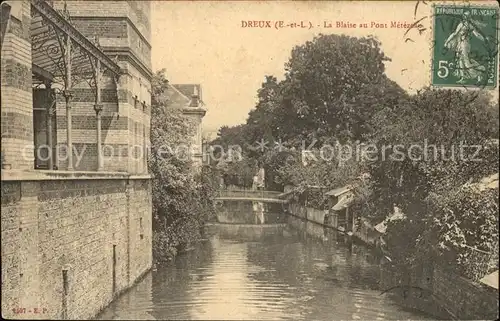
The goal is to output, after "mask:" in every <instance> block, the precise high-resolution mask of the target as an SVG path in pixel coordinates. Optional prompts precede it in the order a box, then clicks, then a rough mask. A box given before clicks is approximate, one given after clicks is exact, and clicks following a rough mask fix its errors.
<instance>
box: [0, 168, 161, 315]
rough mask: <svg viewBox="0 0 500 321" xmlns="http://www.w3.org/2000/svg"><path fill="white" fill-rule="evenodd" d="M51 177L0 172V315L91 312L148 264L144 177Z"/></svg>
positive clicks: (148, 228) (148, 205)
mask: <svg viewBox="0 0 500 321" xmlns="http://www.w3.org/2000/svg"><path fill="white" fill-rule="evenodd" d="M2 174H3V173H2ZM33 175H35V174H33ZM36 175H39V174H36ZM36 175H35V176H36ZM54 175H56V174H54ZM57 175H58V176H51V177H45V178H43V179H42V178H40V177H37V178H36V179H35V178H33V179H25V180H9V179H8V178H7V179H6V178H5V177H2V219H1V223H2V232H1V233H2V253H1V255H2V317H4V318H25V319H32V318H43V319H61V318H69V319H87V318H91V317H92V316H94V315H96V314H97V313H98V312H99V310H100V309H102V308H104V307H105V306H107V305H108V304H109V303H110V302H111V300H112V299H113V298H114V296H115V295H117V294H118V293H119V292H120V291H122V290H124V289H126V288H128V287H130V286H131V285H132V284H133V283H134V281H136V280H137V279H138V278H139V277H140V276H141V275H142V274H144V273H145V272H146V271H148V270H149V269H150V267H151V264H152V253H151V240H152V237H151V236H152V227H151V224H152V223H151V193H150V180H149V178H148V177H137V179H132V178H133V177H128V176H126V175H119V174H109V177H103V175H104V174H102V173H101V174H100V177H88V176H86V175H81V177H80V178H76V177H72V178H71V179H68V178H64V177H62V175H63V174H60V173H59V174H57ZM73 175H76V174H73ZM35 176H34V177H35ZM34 309H38V312H35V311H34Z"/></svg>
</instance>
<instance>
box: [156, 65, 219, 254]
mask: <svg viewBox="0 0 500 321" xmlns="http://www.w3.org/2000/svg"><path fill="white" fill-rule="evenodd" d="M167 85H168V82H167V81H166V79H165V76H164V74H163V71H160V72H158V73H156V75H155V77H154V79H153V81H152V89H153V95H152V104H151V105H152V108H151V153H150V157H149V171H150V173H151V174H152V175H153V179H152V194H153V195H152V198H153V257H154V260H155V262H162V261H166V260H169V259H171V258H172V257H173V256H175V254H176V253H177V252H178V249H179V248H182V247H185V246H187V245H189V244H190V243H192V242H196V241H197V240H198V239H199V238H200V235H201V229H202V227H203V224H204V222H205V221H206V220H207V219H209V218H210V217H211V216H212V215H213V214H214V205H213V194H214V183H213V180H212V178H213V175H212V173H211V170H210V168H205V167H204V168H202V171H201V174H197V173H196V171H194V170H193V164H192V162H191V158H190V155H189V154H185V153H184V154H183V151H184V150H185V149H184V148H182V149H180V151H179V149H178V148H176V147H178V146H187V147H189V146H190V145H191V143H190V142H191V139H190V138H191V137H192V135H193V127H192V125H191V124H190V123H189V122H188V120H187V118H186V117H184V115H183V114H182V112H181V111H180V110H178V109H173V108H169V106H168V104H167V99H166V97H165V93H166V86H167Z"/></svg>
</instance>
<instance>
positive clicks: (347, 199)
mask: <svg viewBox="0 0 500 321" xmlns="http://www.w3.org/2000/svg"><path fill="white" fill-rule="evenodd" d="M353 201H354V194H353V193H351V192H349V193H347V192H346V193H343V194H341V195H340V196H339V200H338V202H337V204H335V205H334V206H333V207H332V210H334V211H341V210H343V209H345V208H348V207H349V205H351V203H352V202H353Z"/></svg>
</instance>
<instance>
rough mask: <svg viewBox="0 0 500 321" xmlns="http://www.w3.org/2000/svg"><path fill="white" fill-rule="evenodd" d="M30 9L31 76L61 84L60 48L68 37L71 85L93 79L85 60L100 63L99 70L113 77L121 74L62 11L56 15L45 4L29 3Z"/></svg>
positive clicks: (62, 69) (61, 53)
mask: <svg viewBox="0 0 500 321" xmlns="http://www.w3.org/2000/svg"><path fill="white" fill-rule="evenodd" d="M31 6H32V19H31V27H30V32H31V41H32V62H33V67H34V72H35V73H36V72H38V73H39V75H40V76H42V77H44V78H48V79H50V80H52V81H54V82H56V83H61V84H63V83H64V79H65V77H66V72H65V65H64V62H63V59H62V58H63V55H64V52H63V48H61V46H62V43H63V39H64V38H65V37H66V36H69V37H70V38H71V43H72V46H71V54H72V59H71V65H72V68H71V71H72V78H73V81H74V82H75V81H81V80H86V81H89V80H90V79H92V78H93V75H94V68H93V66H92V63H93V62H91V60H89V57H91V59H92V60H93V59H97V60H98V61H99V62H100V63H101V70H104V69H106V70H109V71H111V72H113V73H114V74H116V75H119V74H120V73H121V70H120V67H119V66H118V64H117V63H116V61H114V60H112V59H111V58H110V57H108V56H106V55H105V54H104V53H103V52H102V50H101V49H100V48H99V45H98V43H97V41H94V42H92V41H90V40H89V39H88V38H86V37H85V36H84V35H83V34H81V33H80V32H79V31H78V30H77V29H76V28H75V27H74V26H73V25H72V24H71V23H70V22H69V21H68V19H69V17H68V16H67V12H66V11H64V12H60V11H58V10H56V9H54V8H52V7H51V5H50V4H49V3H48V2H45V1H38V2H32V3H31ZM62 30H64V32H63V31H62Z"/></svg>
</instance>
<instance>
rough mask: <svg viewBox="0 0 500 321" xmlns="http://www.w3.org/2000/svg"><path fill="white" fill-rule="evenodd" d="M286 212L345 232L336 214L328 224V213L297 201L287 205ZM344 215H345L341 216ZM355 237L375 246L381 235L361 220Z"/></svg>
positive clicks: (354, 234)
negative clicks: (326, 219) (326, 217)
mask: <svg viewBox="0 0 500 321" xmlns="http://www.w3.org/2000/svg"><path fill="white" fill-rule="evenodd" d="M285 208H286V210H287V211H288V213H290V214H292V215H294V216H297V217H301V218H304V219H306V220H308V221H310V222H313V223H316V224H320V225H325V226H328V227H331V228H334V229H337V230H339V231H342V232H344V230H345V229H344V227H343V226H339V225H338V221H339V218H342V217H338V215H336V214H335V213H333V215H332V213H330V215H331V218H330V221H329V222H328V223H326V221H325V216H326V212H325V211H324V210H318V209H315V208H312V207H306V206H304V205H301V204H300V203H298V202H296V201H293V200H292V201H290V202H289V203H288V205H285ZM341 215H343V214H341ZM352 232H353V236H354V237H356V238H358V239H359V240H361V241H363V242H365V243H366V244H369V245H375V244H376V243H377V241H378V239H379V237H380V235H381V234H380V233H379V232H377V231H376V230H375V229H374V228H373V226H371V225H370V224H368V222H366V221H364V220H361V222H360V224H359V226H357V225H356V226H355V227H354V231H352Z"/></svg>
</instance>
